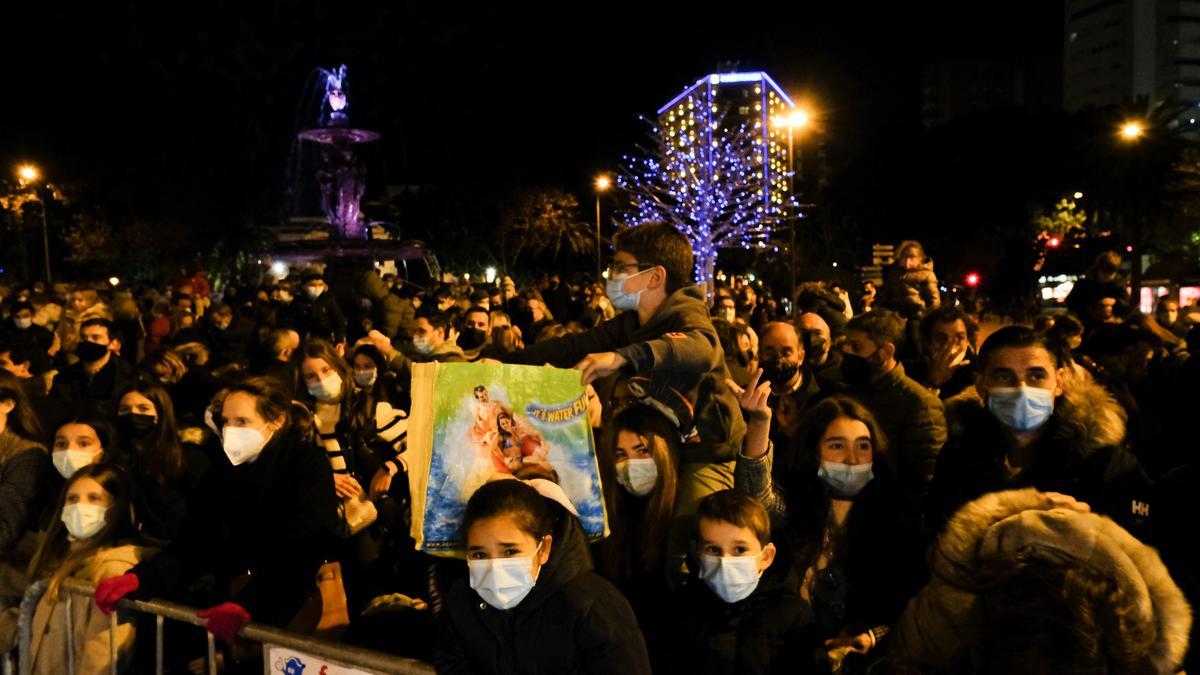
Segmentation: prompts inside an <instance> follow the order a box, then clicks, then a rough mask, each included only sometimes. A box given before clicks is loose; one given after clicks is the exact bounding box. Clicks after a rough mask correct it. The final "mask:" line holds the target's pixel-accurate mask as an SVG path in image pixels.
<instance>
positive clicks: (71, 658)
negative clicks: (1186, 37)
mask: <svg viewBox="0 0 1200 675" xmlns="http://www.w3.org/2000/svg"><path fill="white" fill-rule="evenodd" d="M63 607H64V608H65V610H66V611H65V612H64V613H65V614H66V616H65V617H64V619H65V620H66V622H67V675H75V622H74V621H73V620H72V619H73V618H74V617H72V616H71V614H72V613H73V612H74V610H75V596H74V594H71V593H67V597H66V601H65V602H64V603H63Z"/></svg>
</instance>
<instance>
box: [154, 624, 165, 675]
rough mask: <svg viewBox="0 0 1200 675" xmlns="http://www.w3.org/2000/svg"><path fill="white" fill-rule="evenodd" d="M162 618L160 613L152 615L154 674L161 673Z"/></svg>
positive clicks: (159, 674)
mask: <svg viewBox="0 0 1200 675" xmlns="http://www.w3.org/2000/svg"><path fill="white" fill-rule="evenodd" d="M164 621H165V619H163V615H162V614H155V615H154V675H162V674H163V623H164Z"/></svg>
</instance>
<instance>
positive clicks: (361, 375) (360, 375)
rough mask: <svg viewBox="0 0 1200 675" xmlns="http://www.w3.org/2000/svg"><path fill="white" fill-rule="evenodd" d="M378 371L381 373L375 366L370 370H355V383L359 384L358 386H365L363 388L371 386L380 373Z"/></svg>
mask: <svg viewBox="0 0 1200 675" xmlns="http://www.w3.org/2000/svg"><path fill="white" fill-rule="evenodd" d="M378 373H379V371H377V370H375V369H374V368H372V369H370V370H355V371H354V384H357V385H358V386H360V387H363V388H366V387H369V386H371V385H373V384H375V378H376V376H377V375H378Z"/></svg>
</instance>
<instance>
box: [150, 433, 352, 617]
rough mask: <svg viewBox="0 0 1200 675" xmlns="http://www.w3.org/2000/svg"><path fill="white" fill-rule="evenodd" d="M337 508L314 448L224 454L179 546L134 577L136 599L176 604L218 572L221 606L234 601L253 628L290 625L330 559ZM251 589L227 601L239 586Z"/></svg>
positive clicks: (270, 447)
mask: <svg viewBox="0 0 1200 675" xmlns="http://www.w3.org/2000/svg"><path fill="white" fill-rule="evenodd" d="M336 524H337V500H336V497H335V496H334V493H333V474H332V473H331V472H330V470H329V462H328V461H327V460H326V459H325V456H324V453H323V452H322V451H321V450H320V449H318V448H317V447H316V446H314V445H312V444H309V443H304V442H299V441H294V440H293V439H291V438H278V437H275V438H272V439H271V440H270V441H269V442H268V443H267V446H266V447H265V448H264V449H263V451H262V454H261V455H259V457H258V459H256V460H255V461H253V462H247V463H245V464H242V465H240V466H233V465H232V464H230V463H229V461H228V459H227V458H226V457H225V456H224V455H223V454H222V455H220V456H219V457H217V458H216V460H215V462H214V464H213V466H212V468H211V469H210V470H209V471H208V473H207V474H206V475H205V477H204V480H203V482H202V483H201V484H200V485H199V486H198V487H197V489H196V493H195V497H194V498H193V502H192V503H191V504H189V505H188V511H187V515H186V517H185V519H184V521H183V525H182V526H181V528H180V533H179V536H178V537H177V538H175V539H174V540H172V541H171V543H170V544H168V545H167V546H166V548H164V549H163V550H162V552H160V553H159V554H158V555H156V556H154V557H152V558H150V559H149V560H146V561H145V562H143V563H141V564H139V565H138V566H137V567H136V568H134V569H133V570H132V572H133V573H134V574H136V575H137V576H138V580H139V582H140V585H139V588H138V591H137V597H140V598H153V597H166V598H172V599H173V598H178V597H179V595H180V594H181V593H182V592H183V591H184V590H185V589H187V588H188V587H189V586H190V585H191V584H192V582H194V581H195V580H196V579H198V578H199V577H201V576H203V575H205V574H208V573H212V574H214V575H215V577H216V586H215V589H216V590H215V598H214V600H215V602H213V604H216V603H217V602H223V601H226V600H228V601H232V602H236V603H237V604H239V605H241V606H243V607H244V608H246V610H247V611H248V612H250V615H251V616H252V617H253V618H254V620H255V621H260V622H264V623H269V624H272V625H275V626H285V625H287V623H288V621H289V620H290V619H292V618H293V617H294V615H295V614H296V612H297V611H298V610H299V609H300V607H301V605H303V603H304V601H305V600H306V599H307V598H308V595H309V594H310V592H312V591H313V590H314V588H315V582H316V575H317V569H318V568H319V567H320V566H321V564H322V562H324V561H326V560H332V559H333V558H334V556H333V555H332V551H331V544H332V542H333V539H332V537H333V532H334V528H335V527H336ZM247 571H249V572H250V579H249V583H247V584H245V585H244V586H242V587H241V588H240V589H239V590H238V592H236V593H234V594H230V592H229V589H230V586H231V583H232V582H233V580H234V579H235V578H237V577H240V576H242V575H244V574H245V573H246V572H247Z"/></svg>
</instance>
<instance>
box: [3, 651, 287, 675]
mask: <svg viewBox="0 0 1200 675" xmlns="http://www.w3.org/2000/svg"><path fill="white" fill-rule="evenodd" d="M264 672H265V671H264ZM0 673H3V674H4V675H14V673H15V669H14V668H13V653H12V652H11V651H10V652H9V653H7V654H5V655H4V656H0Z"/></svg>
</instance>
